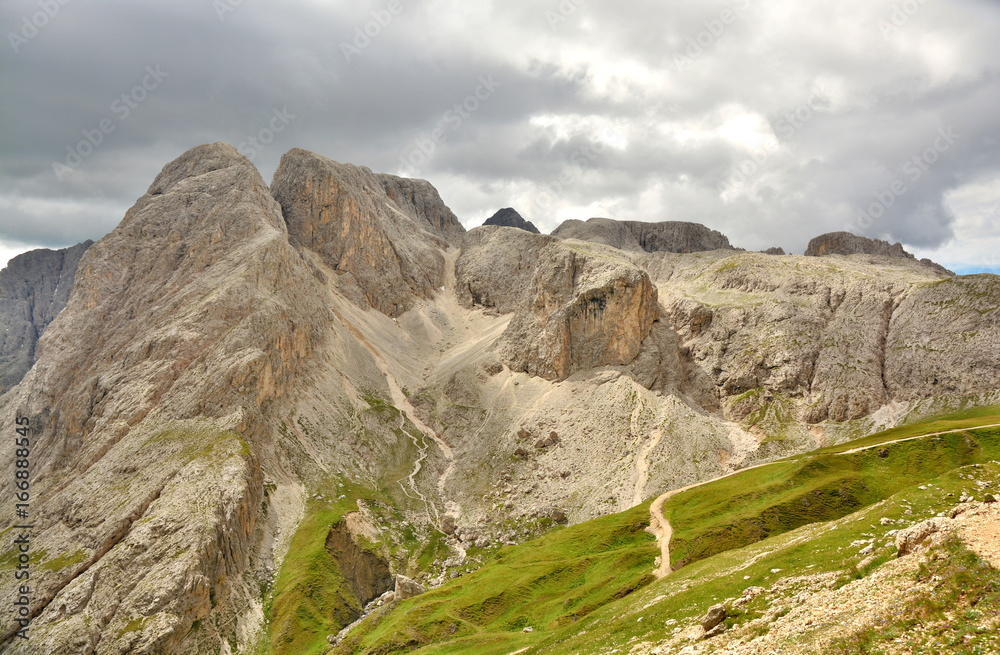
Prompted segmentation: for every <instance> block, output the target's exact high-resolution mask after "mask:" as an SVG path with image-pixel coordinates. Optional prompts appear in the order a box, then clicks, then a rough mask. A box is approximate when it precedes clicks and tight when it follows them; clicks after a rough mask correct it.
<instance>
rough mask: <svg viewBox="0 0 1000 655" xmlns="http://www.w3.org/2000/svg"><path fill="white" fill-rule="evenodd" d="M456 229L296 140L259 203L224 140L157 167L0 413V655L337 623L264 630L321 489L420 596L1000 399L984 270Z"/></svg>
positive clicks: (346, 609)
mask: <svg viewBox="0 0 1000 655" xmlns="http://www.w3.org/2000/svg"><path fill="white" fill-rule="evenodd" d="M452 218H454V220H452ZM460 228H461V224H460V223H458V219H457V217H454V214H453V213H452V212H451V211H450V210H448V209H447V206H446V205H444V203H443V202H442V201H441V200H440V196H439V195H437V193H436V191H433V190H432V188H429V185H427V184H426V183H422V182H419V181H407V180H403V179H401V178H393V177H392V176H384V175H378V174H375V173H372V172H371V171H370V170H368V169H366V168H364V167H357V166H352V165H348V164H339V163H337V162H334V161H332V160H329V159H327V158H325V157H321V156H320V155H316V154H314V153H309V152H307V151H304V150H295V151H292V152H290V153H288V154H286V156H285V157H284V158H283V160H282V165H281V166H280V167H279V169H278V171H276V173H275V176H274V179H273V180H272V184H271V185H270V186H268V185H266V184H265V183H264V181H263V179H262V178H261V176H260V174H259V172H258V171H257V170H256V168H254V166H253V165H252V163H251V162H249V161H248V160H247V159H246V158H245V157H243V156H242V155H240V154H239V153H238V152H237V151H236V150H235V149H233V148H232V147H230V146H227V145H225V144H212V145H206V146H199V147H197V148H194V149H192V150H190V151H188V152H187V153H184V154H183V155H181V156H180V157H179V158H178V159H177V160H175V161H174V162H171V163H169V164H167V166H165V167H164V169H163V171H162V172H161V173H160V175H158V176H157V178H156V180H155V181H154V182H153V184H152V185H151V186H150V187H149V191H148V192H147V193H146V194H145V195H144V196H143V197H142V198H140V199H139V200H138V201H137V202H136V204H135V205H134V206H133V207H132V208H131V209H130V210H129V211H128V213H127V214H126V216H125V218H124V219H123V221H122V222H121V224H120V225H119V226H118V227H117V228H116V229H115V230H114V231H113V232H112V233H111V234H109V235H108V236H107V237H105V238H104V239H102V240H100V241H99V242H98V243H96V244H94V245H93V246H91V247H90V248H89V249H88V250H87V252H86V253H85V254H84V255H83V257H82V259H81V261H80V265H79V266H78V268H77V272H76V286H75V287H74V289H73V292H72V294H71V295H70V297H69V301H68V302H67V304H66V308H65V309H64V310H63V311H62V312H60V313H59V314H58V315H57V316H56V317H55V320H53V321H52V323H51V324H50V325H49V326H48V329H46V331H45V333H44V334H43V335H42V338H41V340H40V347H39V352H38V360H37V362H35V365H34V367H33V368H32V369H31V370H30V371H29V372H28V373H27V375H26V376H25V377H24V379H23V380H22V382H21V383H20V384H19V385H17V386H15V387H14V388H13V389H11V390H9V391H8V392H6V393H4V394H3V395H0V429H2V430H8V431H9V430H10V429H11V428H12V421H13V420H14V417H15V416H23V417H27V418H28V419H29V420H30V421H31V425H32V428H33V431H34V440H35V443H36V444H37V445H36V448H37V450H36V453H37V454H36V456H35V457H36V459H35V461H33V467H35V468H34V469H33V470H35V471H36V474H35V475H36V477H35V479H34V481H33V483H32V484H33V487H32V488H33V498H34V499H35V500H34V501H33V502H34V504H33V508H36V509H35V510H34V511H36V512H37V515H36V516H34V518H35V522H36V526H37V531H38V533H37V535H36V543H37V544H38V548H39V551H38V552H40V553H42V552H44V553H45V555H40V560H39V562H38V566H37V568H36V569H35V571H34V572H33V576H34V575H36V574H37V578H38V580H37V594H38V595H37V596H36V598H38V599H39V601H40V602H39V604H38V605H37V606H36V610H35V613H34V614H33V624H32V625H33V630H35V635H36V636H37V639H34V638H33V640H32V643H30V644H21V643H15V642H13V641H11V635H12V634H13V629H14V624H12V623H11V622H10V619H9V617H3V618H0V628H2V632H0V638H2V639H3V640H4V641H3V648H4V649H5V652H8V649H9V652H16V653H41V652H44V651H45V649H46V648H55V647H56V646H60V647H64V648H65V649H67V650H66V652H69V653H77V652H79V653H89V652H94V651H95V650H97V651H98V652H136V653H154V652H182V653H195V652H205V651H208V650H211V649H213V648H215V649H217V648H219V644H220V643H223V642H225V643H226V644H229V643H230V642H231V643H232V644H233V646H232V647H231V648H232V649H233V650H234V652H237V651H238V652H248V651H251V650H252V649H254V648H257V647H258V646H261V645H262V644H268V645H269V647H270V648H272V649H276V650H275V652H289V651H282V650H281V649H282V648H287V646H282V645H281V644H285V643H295V644H300V643H304V642H302V641H296V640H299V639H304V640H308V639H312V638H313V637H316V639H318V640H324V639H325V637H326V634H336V632H337V631H338V630H339V629H340V628H341V627H343V623H342V621H341V618H344V617H351V616H357V615H358V613H359V612H360V601H359V600H358V599H357V598H354V597H353V596H352V595H351V594H352V592H350V591H345V592H343V594H345V595H343V598H342V605H340V606H338V607H339V609H337V610H336V612H333V611H332V610H331V611H330V612H326V613H323V612H320V613H319V614H318V615H317V617H316V619H315V621H316V623H315V626H313V627H310V628H309V629H310V630H314V631H315V634H313V633H312V632H310V633H309V635H303V634H302V630H303V629H304V628H300V627H297V626H296V625H295V624H294V621H292V622H291V623H289V621H288V620H286V619H287V617H293V616H298V615H301V613H302V612H306V613H308V612H311V611H313V610H310V609H309V608H308V607H307V602H308V595H307V594H304V593H301V592H298V591H295V589H296V588H297V587H296V584H292V583H289V584H286V582H288V578H287V575H290V574H287V572H288V571H292V570H295V571H300V572H301V571H311V572H310V573H308V575H309V576H317V577H315V578H312V577H309V578H307V579H305V580H301V581H299V583H300V584H302V585H305V586H306V588H308V587H309V585H314V586H315V585H317V584H320V582H321V581H322V582H323V584H327V585H329V584H333V585H335V584H336V583H335V580H336V574H334V573H329V574H327V573H323V572H322V571H331V570H336V567H337V566H339V564H337V560H336V557H335V554H334V553H329V552H328V551H327V550H324V549H323V548H320V547H319V546H317V549H316V550H315V551H309V552H310V553H318V554H319V555H322V557H324V558H327V557H328V558H331V559H323V560H322V561H313V560H310V562H309V563H308V564H309V565H308V566H307V565H306V563H304V562H303V561H302V560H301V559H300V558H301V557H303V556H304V553H305V551H304V550H294V549H292V550H290V545H291V543H292V542H293V540H294V541H295V543H296V544H299V543H310V544H320V545H322V544H325V543H327V538H328V537H329V534H330V530H333V525H332V524H330V523H329V521H328V520H327V519H328V517H330V516H332V514H330V512H331V507H332V506H333V504H335V503H336V502H337V500H338V499H339V498H341V497H350V498H351V499H353V500H354V501H355V504H356V506H357V512H358V513H359V514H360V515H361V518H363V520H364V522H365V524H366V525H370V526H371V528H370V529H369V531H368V534H372V535H376V538H375V540H374V541H371V540H369V541H367V542H363V543H366V544H367V545H366V548H368V549H369V550H370V551H371V552H373V553H375V554H376V555H377V556H378V557H380V558H382V559H383V560H384V561H385V562H386V566H387V567H388V568H389V569H390V570H391V572H392V573H393V574H400V575H406V576H411V577H416V578H419V580H420V581H421V582H423V583H425V584H428V585H430V586H438V585H440V584H441V583H443V582H444V580H446V579H448V578H449V577H450V576H451V575H453V574H455V575H457V574H458V573H459V572H460V571H465V570H469V569H470V568H475V566H476V563H477V562H478V561H480V560H479V559H477V558H479V557H481V556H482V555H481V554H477V553H484V552H492V551H491V549H499V548H500V547H502V546H503V545H504V544H513V543H518V542H521V541H524V540H526V539H528V538H530V537H531V536H533V535H537V534H541V533H543V532H545V531H547V530H549V529H550V528H551V526H552V525H553V522H554V521H556V519H558V520H568V522H569V523H571V524H576V523H580V522H582V521H585V520H587V519H590V518H594V517H599V516H605V515H607V514H609V513H611V512H614V511H621V510H625V509H627V508H629V507H633V506H634V505H636V502H637V499H639V500H640V501H641V499H644V498H649V497H651V496H652V495H654V494H658V493H660V492H662V491H663V490H666V489H670V488H677V487H680V486H684V485H686V484H689V483H691V482H695V481H699V480H704V479H709V478H712V477H716V476H717V475H718V474H720V473H724V472H729V471H731V470H734V469H737V468H743V467H746V466H750V465H752V464H756V463H761V462H765V461H770V460H773V459H775V458H778V457H782V456H786V455H790V454H795V453H800V452H805V451H808V450H812V449H814V448H816V447H817V446H819V445H825V444H832V443H840V442H843V441H846V440H848V439H849V438H852V437H853V436H859V434H863V433H867V432H868V431H872V430H873V429H874V428H877V427H891V426H894V425H896V424H899V423H902V422H904V421H907V420H913V419H915V418H918V417H920V416H925V415H928V414H933V413H936V412H940V411H942V410H944V409H948V408H952V407H965V406H970V405H976V404H980V403H987V402H990V399H992V398H993V395H992V394H994V393H995V392H996V391H997V389H996V388H995V385H994V386H992V387H991V386H989V384H984V380H985V381H989V380H997V379H1000V376H998V375H997V374H996V373H997V371H998V370H1000V361H998V355H997V353H996V352H995V350H993V349H991V348H990V346H989V344H990V343H992V340H994V339H995V338H996V335H997V334H1000V289H998V287H997V284H996V280H995V279H994V277H993V276H965V277H961V276H960V277H956V278H950V277H947V276H944V275H943V274H941V273H939V272H937V271H934V270H931V269H929V268H927V267H926V266H923V265H921V264H919V263H918V262H915V261H912V260H909V259H906V258H903V259H897V260H893V261H892V262H891V263H884V262H879V263H872V262H870V261H868V260H865V259H857V258H813V257H809V258H806V257H802V256H795V255H789V256H784V257H775V256H772V255H763V254H756V253H746V252H743V251H739V250H735V249H732V248H731V247H730V248H728V249H712V250H708V251H698V252H689V253H673V252H666V251H662V250H654V251H653V252H647V251H646V250H645V249H644V248H643V247H642V246H641V243H640V240H638V239H636V240H635V241H634V242H630V243H631V244H632V246H633V247H631V248H629V249H625V250H622V249H619V248H615V247H612V246H610V245H607V244H601V243H595V242H594V241H590V240H581V239H575V238H559V237H556V236H547V235H535V234H532V233H530V232H527V231H524V230H518V229H514V228H511V227H495V226H488V227H480V228H476V229H473V230H470V231H468V232H465V231H464V228H461V229H460ZM703 230H707V228H703ZM703 230H699V229H695V231H694V234H695V236H696V237H698V235H706V234H707V235H708V237H706V238H709V242H710V243H721V241H717V240H716V237H714V236H712V235H711V233H710V232H704V231H703ZM720 236H721V235H720ZM630 238H632V237H630ZM698 238H700V237H698ZM723 238H725V237H723ZM649 243H650V242H647V245H648V244H649ZM657 243H660V242H657ZM685 243H688V242H685ZM726 243H728V239H727V240H726ZM661 245H662V244H661ZM970 353H972V354H974V357H972V358H970ZM966 362H971V364H967V363H966ZM3 447H4V448H7V449H8V450H9V449H10V447H11V446H10V444H7V445H5V446H3ZM3 461H4V462H6V463H5V464H4V465H3V468H4V471H5V473H4V474H3V478H2V480H3V481H0V493H10V492H11V483H10V481H11V480H13V479H14V477H13V457H7V458H5V459H4V460H3ZM191 507H196V508H199V509H198V511H196V512H192V511H191V510H190V508H191ZM185 508H187V509H185ZM11 511H12V510H11V508H10V507H6V506H5V507H0V519H2V520H3V521H6V524H7V525H13V522H12V521H13V515H12V514H11ZM552 517H556V518H555V519H553V518H552ZM366 539H368V538H366ZM335 542H337V540H336V539H333V540H331V541H330V543H335ZM190 544H196V545H197V548H195V549H191V548H189V545H190ZM427 548H430V549H431V550H427ZM137 553H139V554H141V555H136V554H137ZM323 553H327V555H323ZM313 564H315V565H316V566H320V569H316V568H315V567H313ZM344 565H345V566H346V565H347V564H346V563H345V564H344ZM310 567H312V568H310ZM331 567H332V568H331ZM282 572H286V573H282ZM281 575H285V577H281ZM324 576H326V577H324ZM279 580H281V581H282V582H281V584H280V585H279V584H278V581H279ZM293 582H294V581H293ZM116 585H117V586H116ZM153 588H163V589H167V590H170V591H169V594H167V595H166V596H163V597H161V596H157V595H156V594H154V593H153V592H151V591H149V590H150V589H153ZM10 593H11V592H10V590H9V589H4V590H2V591H0V594H8V595H7V596H4V600H5V602H9V601H10V600H11V599H10V598H9V594H10ZM338 593H341V592H340V591H337V592H336V593H334V594H333V595H335V596H336V595H337V594H338ZM270 594H276V596H270ZM269 598H270V600H268V599H269ZM352 599H353V600H352ZM269 602H273V603H274V604H275V606H276V607H280V608H282V609H281V611H280V612H279V614H278V615H275V616H272V617H271V618H272V622H270V623H269V622H268V620H267V617H266V616H265V614H264V611H263V609H264V607H265V604H266V603H269ZM338 602H340V601H338ZM64 608H65V609H64ZM334 615H336V616H338V617H341V618H338V619H336V620H335V619H334V618H333V616H334ZM345 620H346V619H345ZM312 625H313V624H311V623H310V626H312ZM130 626H131V628H130ZM196 626H198V627H196ZM226 626H229V627H226ZM324 631H325V632H324ZM310 635H311V636H310ZM286 638H287V639H290V640H291V641H287V642H286ZM262 647H263V646H262ZM116 649H117V650H116Z"/></svg>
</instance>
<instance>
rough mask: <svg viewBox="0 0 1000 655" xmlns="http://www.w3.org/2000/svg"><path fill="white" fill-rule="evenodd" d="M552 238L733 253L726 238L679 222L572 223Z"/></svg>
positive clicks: (624, 247)
mask: <svg viewBox="0 0 1000 655" xmlns="http://www.w3.org/2000/svg"><path fill="white" fill-rule="evenodd" d="M552 236H554V237H559V238H560V239H579V240H580V241H593V242H594V243H603V244H605V245H608V246H612V247H614V248H619V249H621V250H632V251H646V252H673V253H688V252H703V251H707V250H733V249H734V248H733V246H732V245H731V244H730V243H729V239H728V238H726V236H725V235H724V234H722V233H720V232H716V231H715V230H711V229H709V228H707V227H705V226H704V225H699V224H698V223H685V222H680V221H665V222H662V223H646V222H644V221H615V220H612V219H610V218H591V219H589V220H588V221H586V222H584V221H578V220H569V221H566V222H564V223H563V224H562V225H560V226H559V227H557V228H556V229H555V231H554V232H552Z"/></svg>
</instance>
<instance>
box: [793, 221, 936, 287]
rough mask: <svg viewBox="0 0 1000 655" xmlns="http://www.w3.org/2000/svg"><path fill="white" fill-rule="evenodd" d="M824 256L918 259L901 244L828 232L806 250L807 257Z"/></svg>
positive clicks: (932, 265) (928, 263) (927, 262)
mask: <svg viewBox="0 0 1000 655" xmlns="http://www.w3.org/2000/svg"><path fill="white" fill-rule="evenodd" d="M824 255H874V256H877V257H891V258H894V259H913V260H915V259H916V257H914V256H913V255H912V254H911V253H908V252H907V251H906V250H905V249H904V248H903V244H901V243H898V242H897V243H889V242H888V241H883V240H882V239H869V238H868V237H861V236H857V235H856V234H851V233H850V232H828V233H827V234H821V235H820V236H818V237H816V238H815V239H813V240H812V241H810V242H809V247H808V248H806V257H823V256H824ZM920 263H921V264H923V265H924V266H927V267H929V268H932V269H934V270H936V271H937V272H938V273H941V274H942V275H947V276H949V277H953V276H954V275H955V274H954V273H953V272H952V271H949V270H948V269H946V268H945V267H943V266H941V265H940V264H937V263H935V262H932V261H931V260H929V259H921V260H920Z"/></svg>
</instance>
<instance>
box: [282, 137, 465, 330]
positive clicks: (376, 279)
mask: <svg viewBox="0 0 1000 655" xmlns="http://www.w3.org/2000/svg"><path fill="white" fill-rule="evenodd" d="M271 191H272V193H273V194H274V197H275V199H276V200H277V201H278V202H279V203H280V204H281V210H282V213H283V214H284V217H285V220H286V221H287V223H288V233H289V236H290V238H291V241H292V243H294V244H296V245H301V246H303V247H305V248H307V249H309V250H311V251H313V252H315V253H316V254H318V255H319V256H320V258H321V259H322V260H323V262H325V263H326V264H327V265H328V266H330V268H332V269H333V270H334V271H336V273H337V275H338V277H343V278H345V279H343V280H340V281H339V282H340V286H341V287H342V288H343V290H344V292H345V294H346V295H348V296H349V297H352V298H354V299H357V300H361V299H363V302H365V303H367V304H368V305H370V306H371V307H374V308H375V309H377V310H379V311H381V312H382V313H384V314H387V315H389V316H399V315H400V314H402V313H403V312H405V311H406V310H407V309H409V308H410V307H412V306H413V303H414V300H415V299H416V298H427V297H429V296H431V295H432V294H433V293H434V291H435V290H436V289H438V288H439V287H441V285H442V282H443V280H444V257H443V256H442V254H441V251H442V250H443V249H446V248H447V247H448V246H449V244H450V241H453V240H455V239H457V238H458V236H460V235H461V233H462V232H464V228H462V226H461V224H460V223H458V220H457V219H456V218H455V216H454V214H452V213H451V210H449V209H448V208H447V207H445V206H444V203H443V202H441V199H440V197H439V196H438V195H437V192H436V191H433V188H432V187H430V185H429V184H426V183H423V182H422V181H420V180H404V179H402V178H395V177H393V176H387V175H376V174H375V173H372V171H371V170H369V169H368V168H365V167H363V166H354V165H352V164H341V163H339V162H335V161H333V160H332V159H327V158H326V157H322V156H320V155H316V154H313V153H311V152H308V151H306V150H302V149H300V148H296V149H294V150H291V151H290V152H288V153H287V154H285V155H284V156H283V157H282V158H281V164H280V165H279V167H278V170H277V171H276V172H275V174H274V180H273V182H272V183H271Z"/></svg>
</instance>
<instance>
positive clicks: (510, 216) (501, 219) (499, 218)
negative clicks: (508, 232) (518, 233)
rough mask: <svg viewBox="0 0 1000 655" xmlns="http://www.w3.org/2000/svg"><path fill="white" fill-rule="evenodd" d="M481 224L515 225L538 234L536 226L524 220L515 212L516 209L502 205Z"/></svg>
mask: <svg viewBox="0 0 1000 655" xmlns="http://www.w3.org/2000/svg"><path fill="white" fill-rule="evenodd" d="M483 225H499V226H502V227H516V228H518V229H521V230H527V231H528V232H532V233H534V234H540V232H539V231H538V228H537V227H535V224H534V223H532V222H531V221H526V220H524V218H523V217H522V216H521V215H520V214H519V213H517V211H516V210H515V209H514V208H512V207H504V208H503V209H501V210H500V211H498V212H497V213H495V214H493V215H492V216H490V217H489V218H487V219H486V222H485V223H483Z"/></svg>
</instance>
